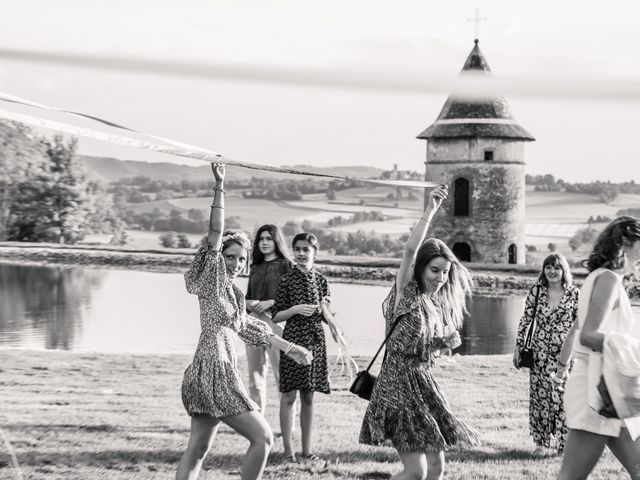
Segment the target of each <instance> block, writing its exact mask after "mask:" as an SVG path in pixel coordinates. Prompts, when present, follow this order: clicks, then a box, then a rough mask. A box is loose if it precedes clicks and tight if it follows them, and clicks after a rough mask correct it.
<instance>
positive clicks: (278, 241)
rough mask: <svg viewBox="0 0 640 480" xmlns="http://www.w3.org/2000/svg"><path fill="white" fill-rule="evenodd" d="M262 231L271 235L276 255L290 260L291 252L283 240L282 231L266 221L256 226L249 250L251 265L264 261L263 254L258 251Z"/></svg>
mask: <svg viewBox="0 0 640 480" xmlns="http://www.w3.org/2000/svg"><path fill="white" fill-rule="evenodd" d="M263 232H269V235H271V238H272V239H273V243H274V244H275V246H276V256H277V257H278V258H286V259H288V260H290V259H291V254H290V253H289V249H288V248H287V244H286V243H285V241H284V237H283V236H282V232H281V231H280V229H279V228H278V227H277V226H276V225H273V224H272V223H267V224H265V225H262V226H261V227H260V228H258V231H257V232H256V238H255V239H254V241H253V250H252V251H251V265H259V264H261V263H262V262H264V254H263V253H262V252H261V251H260V235H262V233H263Z"/></svg>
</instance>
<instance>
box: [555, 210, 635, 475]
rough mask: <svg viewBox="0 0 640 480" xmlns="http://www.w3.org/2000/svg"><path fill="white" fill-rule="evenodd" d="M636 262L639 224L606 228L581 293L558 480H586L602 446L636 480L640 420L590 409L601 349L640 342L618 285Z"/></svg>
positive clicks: (628, 220) (619, 221)
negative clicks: (614, 341) (619, 338)
mask: <svg viewBox="0 0 640 480" xmlns="http://www.w3.org/2000/svg"><path fill="white" fill-rule="evenodd" d="M639 261H640V219H637V218H634V217H629V216H623V217H618V218H616V219H615V220H613V221H612V222H611V223H610V224H609V225H607V227H606V228H605V229H604V230H603V231H602V233H601V234H600V235H599V236H598V239H597V240H596V243H595V244H594V246H593V252H592V253H591V255H590V256H589V259H588V260H587V261H586V266H587V269H588V270H589V271H590V272H591V273H590V274H589V276H588V277H587V278H586V280H585V281H584V283H583V284H582V288H581V289H580V301H579V304H578V320H577V322H576V324H577V331H576V337H577V339H578V340H579V341H578V342H576V345H575V346H574V347H573V369H572V371H571V375H569V379H568V380H567V386H566V388H565V392H564V409H565V412H566V416H567V426H568V427H569V435H568V436H567V442H566V444H565V447H564V457H563V458H562V467H561V469H560V473H559V475H558V479H559V480H580V479H586V478H587V477H588V476H589V474H590V473H591V471H592V470H593V467H595V465H596V463H598V460H599V459H600V456H601V455H602V451H603V450H604V447H605V446H606V447H607V448H608V449H609V450H611V453H613V454H614V455H615V457H616V458H617V459H618V460H619V461H620V463H622V465H623V467H624V468H625V469H626V470H627V472H628V473H629V475H630V477H631V478H632V479H634V480H639V479H640V440H638V437H640V417H638V416H635V417H631V418H617V417H616V416H612V414H611V413H610V412H605V411H602V410H599V409H594V408H592V407H593V403H594V402H593V399H594V398H600V392H599V389H598V380H599V379H600V378H601V376H602V373H601V371H602V367H601V365H599V363H600V364H601V363H602V352H603V347H604V346H605V344H606V345H611V344H607V343H606V342H607V340H608V339H610V337H611V338H614V337H615V336H616V335H623V336H625V337H626V338H629V339H632V340H636V341H637V340H638V339H640V322H639V321H638V320H637V319H636V318H634V314H633V311H632V309H631V302H630V301H629V296H628V295H627V292H626V290H625V289H624V286H623V285H622V278H623V276H624V275H635V274H637V271H638V268H637V263H638V262H639ZM564 350H565V349H564V348H563V351H564ZM624 366H625V365H619V367H624ZM599 370H600V373H598V371H599ZM556 376H558V377H562V376H564V368H562V365H558V372H556ZM636 395H637V393H636ZM613 414H616V415H617V413H616V412H613Z"/></svg>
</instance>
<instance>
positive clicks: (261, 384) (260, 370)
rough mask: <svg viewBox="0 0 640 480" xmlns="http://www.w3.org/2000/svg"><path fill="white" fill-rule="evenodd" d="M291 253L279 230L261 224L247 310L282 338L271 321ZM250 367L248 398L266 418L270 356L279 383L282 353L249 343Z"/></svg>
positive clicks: (255, 246)
mask: <svg viewBox="0 0 640 480" xmlns="http://www.w3.org/2000/svg"><path fill="white" fill-rule="evenodd" d="M290 258H291V254H290V253H289V250H288V248H287V245H286V244H285V243H284V239H283V238H282V233H281V232H280V229H279V228H278V227H276V226H275V225H272V224H270V223H269V224H266V225H262V226H261V227H260V228H258V231H257V232H256V237H255V240H254V242H253V250H252V251H251V260H252V261H251V270H250V273H249V286H248V287H247V295H246V298H247V311H248V312H249V313H251V315H253V316H254V317H256V318H258V319H260V320H262V321H264V322H265V323H267V324H268V325H269V326H270V327H271V330H272V331H273V332H274V333H275V334H277V335H282V328H281V327H280V326H279V325H276V324H275V323H273V322H272V321H271V307H273V304H274V303H275V298H276V290H277V288H278V284H279V283H280V277H282V276H283V275H286V274H287V273H289V272H290V271H291V265H292V262H291V260H290ZM246 347H247V364H248V368H249V396H250V397H251V400H253V401H254V402H256V403H257V404H258V406H259V407H260V412H262V414H263V415H264V411H265V407H266V405H267V370H268V369H269V364H268V363H267V358H266V357H267V356H268V357H269V360H270V362H271V366H272V369H273V374H274V376H275V378H276V384H278V385H279V382H280V352H278V351H276V350H274V349H272V348H264V347H254V346H252V345H250V344H248V343H247V344H246Z"/></svg>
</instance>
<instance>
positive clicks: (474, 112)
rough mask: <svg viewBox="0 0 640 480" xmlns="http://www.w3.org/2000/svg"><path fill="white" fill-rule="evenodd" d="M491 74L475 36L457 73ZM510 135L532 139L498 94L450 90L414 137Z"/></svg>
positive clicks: (510, 136)
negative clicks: (426, 125)
mask: <svg viewBox="0 0 640 480" xmlns="http://www.w3.org/2000/svg"><path fill="white" fill-rule="evenodd" d="M474 76H476V77H477V76H480V77H482V76H489V77H490V76H491V69H490V68H489V64H488V63H487V60H486V58H485V57H484V55H483V54H482V51H480V47H479V46H478V40H476V41H475V46H474V47H473V50H471V53H470V54H469V57H468V58H467V61H466V62H465V63H464V67H462V71H461V72H460V77H461V78H462V79H463V80H464V79H468V78H473V77H474ZM461 137H476V138H477V137H480V138H488V137H492V138H513V139H520V140H523V141H532V140H535V139H534V138H533V137H532V136H531V134H529V132H527V131H526V130H525V129H524V128H522V127H521V126H520V125H519V124H518V123H517V122H516V120H515V119H514V118H513V116H512V115H511V111H510V110H509V104H508V103H507V101H506V100H505V99H504V97H502V96H501V95H495V94H493V95H489V94H487V96H486V97H482V96H481V97H476V98H471V97H470V96H469V95H463V94H461V93H460V92H456V91H454V92H452V93H451V95H449V98H448V99H447V101H446V103H445V104H444V107H442V110H441V111H440V115H438V119H437V120H436V121H435V123H434V124H433V125H431V126H430V127H429V128H427V129H426V130H425V131H424V132H422V133H421V134H420V135H418V138H423V139H426V140H428V139H430V138H461Z"/></svg>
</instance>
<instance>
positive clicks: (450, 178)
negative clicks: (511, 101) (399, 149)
mask: <svg viewBox="0 0 640 480" xmlns="http://www.w3.org/2000/svg"><path fill="white" fill-rule="evenodd" d="M490 77H491V69H490V68H489V64H488V63H487V61H486V59H485V58H484V55H483V54H482V52H481V51H480V48H479V47H478V40H475V46H474V47H473V50H471V53H470V54H469V57H468V58H467V61H466V62H465V64H464V67H463V68H462V71H461V72H460V79H461V80H462V81H465V80H468V79H469V78H472V79H474V80H475V79H478V80H480V82H479V83H480V84H482V85H483V86H484V87H486V86H487V85H491V84H492V81H491V78H490ZM482 91H483V92H484V93H481V94H480V95H478V94H477V93H476V94H474V95H470V94H469V93H464V91H462V90H460V91H456V90H454V91H453V92H452V93H451V94H450V95H449V98H448V99H447V101H446V103H445V104H444V107H442V111H441V112H440V115H438V119H437V120H436V121H435V123H434V124H433V125H431V126H430V127H429V128H427V129H426V130H425V131H424V132H422V133H421V134H420V135H419V136H418V138H421V139H425V140H427V161H426V174H425V179H426V180H427V181H431V182H439V183H444V184H447V185H448V186H449V198H448V199H447V200H446V201H445V202H444V204H443V205H442V207H441V209H440V211H439V212H438V215H437V217H436V221H435V222H434V229H433V230H432V232H433V235H434V236H435V237H437V238H440V239H441V240H443V241H444V242H445V243H446V244H447V245H448V246H449V247H450V248H451V249H452V250H453V252H454V253H455V254H456V256H457V257H458V258H459V259H460V260H463V261H472V262H487V263H524V261H525V245H524V221H525V211H524V207H525V204H524V195H525V187H524V166H525V163H524V142H529V141H533V140H535V139H534V138H533V137H532V136H531V135H530V134H529V133H528V132H527V131H526V130H525V129H524V128H522V127H521V126H520V125H518V123H517V122H516V120H515V119H514V118H513V116H512V115H511V112H510V111H509V105H508V104H507V102H506V100H505V99H504V98H503V97H502V96H501V95H499V94H497V93H495V92H492V91H490V90H488V89H483V90H482Z"/></svg>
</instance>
